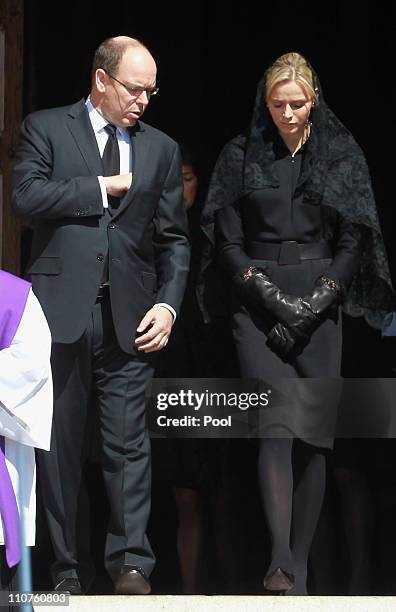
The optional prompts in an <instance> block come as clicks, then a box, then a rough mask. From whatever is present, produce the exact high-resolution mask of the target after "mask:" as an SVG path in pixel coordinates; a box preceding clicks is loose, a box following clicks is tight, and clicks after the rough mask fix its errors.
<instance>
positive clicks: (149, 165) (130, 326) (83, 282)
mask: <svg viewBox="0 0 396 612" xmlns="http://www.w3.org/2000/svg"><path fill="white" fill-rule="evenodd" d="M130 132H131V142H132V147H133V182H132V187H131V188H130V190H129V191H128V192H127V193H126V194H125V196H124V197H123V198H122V200H121V203H120V207H119V209H118V210H117V212H116V213H115V214H114V215H113V216H112V217H110V216H109V214H108V213H107V214H104V211H103V204H102V197H101V193H100V188H99V181H98V179H97V176H100V175H102V174H103V167H102V160H101V158H100V154H99V149H98V146H97V142H96V138H95V135H94V132H93V129H92V126H91V122H90V119H89V116H88V112H87V110H86V107H85V103H84V100H80V102H78V103H77V104H74V105H73V106H70V107H62V108H55V109H50V110H43V111H39V112H36V113H33V114H31V115H29V116H28V117H26V119H25V120H24V122H23V125H22V131H21V139H20V145H19V149H18V152H17V158H16V164H15V167H14V174H13V198H12V206H13V209H14V211H15V212H16V213H17V214H18V215H22V216H26V217H30V218H31V219H32V220H33V226H34V237H33V245H32V255H31V261H30V264H29V267H28V270H27V272H28V274H29V276H31V279H32V283H33V289H34V292H35V293H36V295H37V297H38V298H39V300H40V302H41V304H42V307H43V309H44V312H45V314H46V316H47V320H48V322H49V325H50V328H51V332H52V337H53V341H54V342H64V343H70V342H74V341H76V340H77V339H78V338H79V337H80V336H81V335H82V334H83V332H84V330H85V328H86V327H87V324H88V320H89V317H90V313H91V310H92V306H93V304H94V302H95V299H96V294H97V290H98V286H99V284H100V281H101V278H102V272H103V266H104V260H105V258H106V251H107V248H108V254H109V275H110V287H111V289H110V295H111V305H112V312H113V319H114V325H115V329H116V333H117V338H118V341H119V344H120V346H121V348H122V349H123V350H124V351H126V352H127V353H132V352H134V350H135V349H134V344H133V341H134V335H135V330H136V327H137V325H138V323H139V321H140V319H141V318H142V317H143V315H144V314H145V312H146V311H147V310H148V309H149V308H150V307H151V306H152V305H153V304H154V303H155V302H166V303H168V304H170V305H171V306H173V307H174V308H175V310H176V311H177V310H178V309H179V306H180V303H181V300H182V297H183V293H184V287H185V283H186V278H187V273H188V265H189V241H188V234H187V224H186V216H185V211H184V206H183V195H182V191H183V187H182V177H181V170H180V168H181V165H180V164H181V162H180V157H179V148H178V146H177V144H176V143H175V142H174V141H173V140H171V139H170V138H169V137H168V136H166V135H165V134H163V133H162V132H160V131H159V130H156V129H155V128H152V127H150V126H149V125H147V124H144V123H142V122H139V123H138V124H137V126H135V128H133V129H131V130H130Z"/></svg>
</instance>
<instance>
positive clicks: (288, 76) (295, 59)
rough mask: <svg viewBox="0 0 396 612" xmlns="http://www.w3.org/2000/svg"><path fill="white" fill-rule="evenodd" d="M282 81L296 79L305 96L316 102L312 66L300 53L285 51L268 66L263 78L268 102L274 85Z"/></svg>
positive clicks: (316, 93) (316, 94)
mask: <svg viewBox="0 0 396 612" xmlns="http://www.w3.org/2000/svg"><path fill="white" fill-rule="evenodd" d="M284 81H296V82H297V83H299V84H300V85H301V87H302V88H303V90H304V92H305V94H306V96H308V97H309V98H311V99H312V100H313V101H314V102H315V103H317V102H318V92H317V91H316V90H315V84H314V76H313V73H312V68H311V67H310V65H309V64H308V62H307V60H306V59H305V57H303V56H302V55H300V53H297V52H292V53H285V54H284V55H281V56H280V57H278V59H277V60H275V62H274V63H273V64H272V66H271V67H270V68H268V70H267V72H266V78H265V100H266V102H268V99H269V96H270V93H271V91H272V90H273V88H274V87H275V85H278V84H279V83H282V82H284Z"/></svg>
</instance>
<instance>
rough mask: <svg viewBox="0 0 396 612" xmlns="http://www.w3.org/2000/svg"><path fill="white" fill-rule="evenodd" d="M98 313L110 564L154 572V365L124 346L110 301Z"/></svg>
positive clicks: (96, 358) (98, 390)
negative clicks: (150, 527) (150, 425)
mask: <svg viewBox="0 0 396 612" xmlns="http://www.w3.org/2000/svg"><path fill="white" fill-rule="evenodd" d="M93 314H94V316H93V370H94V373H93V377H94V391H95V396H96V398H97V403H98V409H99V417H100V429H101V435H102V443H103V456H102V465H103V475H104V481H105V485H106V489H107V494H108V498H109V503H110V523H109V529H108V534H107V541H106V567H107V570H108V571H109V573H110V575H112V576H113V577H114V576H116V575H117V573H118V571H119V570H120V568H121V567H122V565H124V564H126V565H135V566H138V567H141V568H142V569H143V570H144V571H145V572H146V573H147V574H148V575H149V574H150V573H151V571H152V569H153V566H154V555H153V553H152V550H151V548H150V545H149V542H148V540H147V537H146V527H147V522H148V518H149V514H150V494H151V471H150V441H149V437H148V434H147V432H146V428H145V389H146V384H147V382H148V381H149V379H150V378H151V376H152V374H153V369H152V367H151V366H150V365H149V364H148V363H147V361H146V357H145V356H144V355H136V356H135V355H132V356H131V355H128V354H126V353H124V352H123V351H122V350H121V349H120V347H119V345H118V343H117V341H116V338H115V332H114V328H113V322H112V316H111V308H110V303H109V301H104V302H103V303H102V304H101V306H100V307H98V306H96V307H95V309H94V313H93ZM131 342H132V339H131Z"/></svg>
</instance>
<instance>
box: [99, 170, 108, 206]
mask: <svg viewBox="0 0 396 612" xmlns="http://www.w3.org/2000/svg"><path fill="white" fill-rule="evenodd" d="M98 181H99V187H100V193H101V194H102V203H103V208H109V201H108V199H107V191H106V185H105V181H104V177H103V176H98Z"/></svg>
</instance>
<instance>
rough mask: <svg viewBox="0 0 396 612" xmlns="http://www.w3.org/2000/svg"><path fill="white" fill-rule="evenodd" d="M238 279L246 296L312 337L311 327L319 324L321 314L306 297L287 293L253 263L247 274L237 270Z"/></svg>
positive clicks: (297, 334) (299, 335)
mask: <svg viewBox="0 0 396 612" xmlns="http://www.w3.org/2000/svg"><path fill="white" fill-rule="evenodd" d="M234 282H235V285H236V286H237V288H238V290H239V292H240V294H241V295H242V296H243V297H245V298H247V299H249V300H250V301H251V302H253V303H255V305H256V306H257V307H258V308H259V309H263V308H264V309H265V310H267V311H268V312H269V313H270V314H271V315H272V316H273V317H274V319H275V320H276V321H277V322H280V323H283V324H284V325H285V326H286V327H287V328H288V329H289V331H291V332H292V335H293V336H295V337H296V338H309V336H310V333H311V331H310V330H311V329H314V327H315V325H317V315H316V314H315V312H314V311H313V310H312V309H311V308H310V306H309V303H304V301H303V299H302V298H300V297H296V296H294V295H289V294H287V293H283V292H282V291H281V290H280V289H279V287H277V286H276V285H274V284H273V283H271V281H270V278H269V276H268V275H267V273H266V271H265V270H264V269H263V268H256V267H255V266H251V267H250V268H248V269H247V270H246V271H245V272H244V273H243V274H241V275H239V274H236V275H235V276H234Z"/></svg>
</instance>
